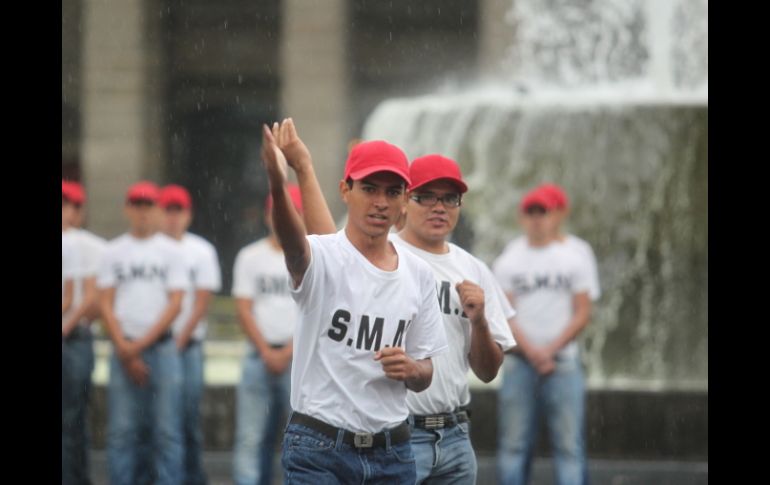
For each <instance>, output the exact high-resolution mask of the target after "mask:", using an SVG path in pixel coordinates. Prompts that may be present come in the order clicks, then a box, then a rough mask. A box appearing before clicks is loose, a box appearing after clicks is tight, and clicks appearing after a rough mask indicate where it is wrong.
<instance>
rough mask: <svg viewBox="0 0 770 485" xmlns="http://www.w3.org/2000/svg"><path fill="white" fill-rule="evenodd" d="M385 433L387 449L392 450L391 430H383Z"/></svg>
mask: <svg viewBox="0 0 770 485" xmlns="http://www.w3.org/2000/svg"><path fill="white" fill-rule="evenodd" d="M383 433H384V434H385V451H390V447H391V441H390V430H389V429H386V430H384V431H383Z"/></svg>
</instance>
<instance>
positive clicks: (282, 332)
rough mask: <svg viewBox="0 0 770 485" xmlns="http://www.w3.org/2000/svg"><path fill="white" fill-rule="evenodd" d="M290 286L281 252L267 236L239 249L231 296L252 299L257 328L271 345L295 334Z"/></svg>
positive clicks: (294, 314)
mask: <svg viewBox="0 0 770 485" xmlns="http://www.w3.org/2000/svg"><path fill="white" fill-rule="evenodd" d="M289 286H290V285H289V271H288V270H287V269H286V262H285V261H284V259H283V252H282V251H281V250H279V249H276V248H274V247H273V245H272V244H270V241H269V239H268V238H263V239H260V240H259V241H257V242H254V243H252V244H249V245H248V246H246V247H244V248H242V249H241V250H240V251H239V252H238V256H236V258H235V267H234V269H233V290H232V293H233V297H235V298H246V299H249V300H251V303H252V304H251V313H252V315H254V320H256V322H257V327H258V328H259V331H260V332H261V333H262V336H263V337H264V338H265V340H267V341H268V342H269V343H271V344H285V343H287V342H288V341H289V340H291V338H292V336H293V335H294V327H295V325H296V323H297V319H298V318H299V309H298V308H297V304H296V303H295V302H294V299H293V298H292V296H291V294H290V292H289Z"/></svg>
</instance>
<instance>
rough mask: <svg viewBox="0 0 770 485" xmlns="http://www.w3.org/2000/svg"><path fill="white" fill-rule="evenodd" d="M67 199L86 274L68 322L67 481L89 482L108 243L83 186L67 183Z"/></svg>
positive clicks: (71, 231)
mask: <svg viewBox="0 0 770 485" xmlns="http://www.w3.org/2000/svg"><path fill="white" fill-rule="evenodd" d="M62 197H63V198H66V199H67V200H69V202H70V204H71V206H72V208H73V209H74V210H72V211H71V212H70V213H69V224H70V227H69V229H68V230H67V233H69V234H71V236H72V240H73V241H74V243H75V245H76V246H77V248H78V250H79V253H80V255H81V263H82V265H81V271H80V275H79V277H78V278H77V279H76V280H75V285H74V292H73V301H72V307H71V309H70V311H68V312H67V313H66V314H65V315H63V317H62V341H63V344H62V372H63V374H62V376H63V377H62V447H63V450H62V482H64V483H72V484H80V483H84V484H85V483H89V478H88V477H89V463H88V461H89V460H88V454H89V451H90V444H89V437H88V427H87V422H88V403H89V399H90V396H91V373H92V372H93V369H94V349H93V337H92V335H91V330H90V325H91V322H92V321H93V319H94V318H95V317H96V315H97V311H98V308H97V307H98V305H97V301H96V300H97V292H96V273H97V271H98V269H99V263H100V261H101V256H102V253H103V252H104V249H105V247H106V244H107V243H106V241H105V240H104V239H102V238H100V237H99V236H97V235H95V234H93V233H91V232H89V231H86V230H85V229H83V228H82V227H81V226H82V225H83V220H84V215H83V213H84V211H85V208H84V204H85V200H86V196H85V191H84V190H83V187H82V186H81V185H80V184H79V183H77V182H66V185H65V184H62Z"/></svg>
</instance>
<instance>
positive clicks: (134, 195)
mask: <svg viewBox="0 0 770 485" xmlns="http://www.w3.org/2000/svg"><path fill="white" fill-rule="evenodd" d="M158 198H159V190H158V188H157V186H156V185H155V184H153V183H150V182H139V183H136V184H134V185H132V186H131V187H129V189H128V192H127V193H126V202H125V215H126V218H127V219H128V221H129V230H128V232H127V233H125V234H123V235H122V236H119V237H117V238H115V239H113V240H111V241H110V242H109V243H108V245H107V249H106V251H105V253H104V257H103V259H102V264H101V266H100V269H99V276H98V279H97V285H98V287H99V289H100V290H101V294H100V305H101V313H102V318H103V320H104V323H105V326H106V328H107V332H108V334H109V337H110V339H111V340H112V343H113V352H112V357H111V360H110V371H109V372H110V374H109V384H108V405H107V407H108V410H107V412H108V418H107V455H108V462H109V463H108V466H109V476H110V483H111V484H114V485H117V484H125V485H135V484H136V483H137V476H138V475H137V470H136V467H137V464H138V457H139V454H140V453H141V447H140V441H139V437H140V431H141V429H142V427H143V423H144V422H149V423H150V432H151V440H152V441H151V443H152V444H151V448H150V450H151V452H150V453H149V455H150V457H151V464H148V468H150V472H151V473H152V474H153V475H154V476H156V477H157V480H156V481H155V483H156V484H179V483H181V480H182V463H183V457H182V438H181V413H180V412H179V409H180V404H181V403H180V401H179V393H180V387H181V380H182V375H181V368H180V360H179V354H178V352H177V348H176V344H175V341H174V339H173V338H172V334H171V325H172V322H173V321H174V319H175V318H176V316H177V315H178V314H179V311H180V307H181V301H182V295H183V292H184V290H185V288H187V286H188V283H187V277H188V275H187V274H186V273H185V266H184V260H183V258H182V252H181V251H180V248H179V243H177V242H175V241H174V240H172V239H170V238H168V237H166V236H163V235H161V234H158V233H157V227H158V222H159V217H160V216H159V214H158V210H159V209H158V206H157V203H158ZM143 466H144V464H143Z"/></svg>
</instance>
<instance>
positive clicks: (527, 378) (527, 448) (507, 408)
mask: <svg viewBox="0 0 770 485" xmlns="http://www.w3.org/2000/svg"><path fill="white" fill-rule="evenodd" d="M503 366H504V367H503V383H502V386H501V388H500V391H499V394H498V423H499V426H500V427H499V433H498V437H499V438H498V450H497V473H498V481H499V483H501V484H505V485H524V484H526V483H527V482H528V480H529V474H530V467H531V463H532V454H533V449H534V445H535V440H536V438H537V429H538V428H537V424H538V416H539V413H541V412H542V413H543V415H544V417H545V422H546V425H547V428H548V433H549V437H550V440H551V447H552V449H553V460H554V470H555V472H556V483H557V484H558V485H573V484H574V485H585V484H586V483H587V478H588V473H587V462H586V456H585V445H584V426H585V425H584V419H585V417H584V412H585V380H584V377H583V370H582V367H581V363H580V359H579V358H578V357H574V358H559V360H557V362H556V370H554V371H553V372H552V373H551V374H549V375H547V376H545V377H542V376H540V375H539V374H538V373H537V371H536V370H535V368H534V367H532V365H530V363H529V362H528V361H527V360H526V359H525V358H524V357H522V356H520V355H518V354H513V355H508V354H506V356H505V362H504V363H503Z"/></svg>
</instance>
